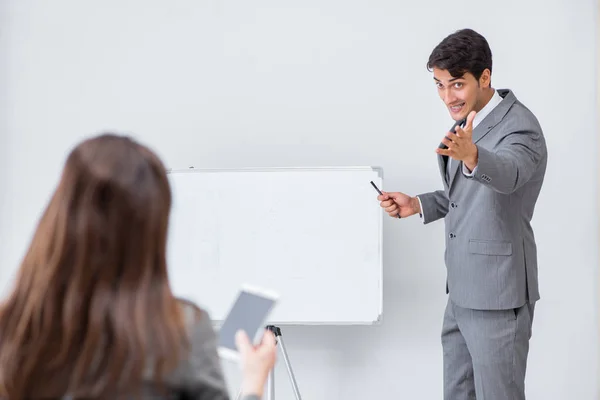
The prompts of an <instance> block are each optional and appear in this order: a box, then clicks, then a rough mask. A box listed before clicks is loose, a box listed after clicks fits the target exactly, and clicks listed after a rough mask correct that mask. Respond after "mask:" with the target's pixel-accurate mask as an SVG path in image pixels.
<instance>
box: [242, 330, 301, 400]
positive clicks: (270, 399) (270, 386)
mask: <svg viewBox="0 0 600 400" xmlns="http://www.w3.org/2000/svg"><path fill="white" fill-rule="evenodd" d="M266 329H268V330H270V331H271V332H273V335H275V340H276V341H277V343H278V344H279V346H280V348H281V353H282V354H283V361H285V366H286V368H287V372H288V376H289V378H290V381H291V383H292V389H293V390H294V394H295V396H296V400H301V397H300V390H298V384H297V383H296V378H295V377H294V371H293V370H292V364H291V363H290V360H289V358H288V354H287V350H286V349H285V344H284V343H283V337H281V329H279V327H277V326H274V325H267V327H266ZM241 397H242V393H241V390H240V392H239V393H238V396H237V400H240V398H241ZM267 400H275V367H273V369H272V370H271V371H270V372H269V376H268V378H267Z"/></svg>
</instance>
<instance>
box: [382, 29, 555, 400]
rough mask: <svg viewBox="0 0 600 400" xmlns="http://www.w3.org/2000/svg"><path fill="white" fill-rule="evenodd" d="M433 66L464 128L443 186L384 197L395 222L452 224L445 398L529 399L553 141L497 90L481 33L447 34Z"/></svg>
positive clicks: (444, 163) (444, 156)
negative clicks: (539, 220)
mask: <svg viewBox="0 0 600 400" xmlns="http://www.w3.org/2000/svg"><path fill="white" fill-rule="evenodd" d="M427 66H428V69H429V70H430V71H432V72H433V79H434V82H435V84H436V86H437V89H438V92H439V95H440V98H441V99H442V100H443V101H444V103H445V104H446V106H447V107H448V110H449V112H450V115H451V117H452V118H453V119H454V120H455V121H456V122H457V123H456V124H455V129H454V127H453V129H451V130H450V131H449V132H448V133H447V134H446V135H445V136H442V138H441V139H442V140H441V144H440V146H439V147H438V148H437V149H436V152H437V154H438V156H437V158H438V162H439V167H440V172H441V176H442V181H443V185H444V189H443V190H438V191H435V192H430V193H423V194H420V195H417V196H414V197H411V196H408V195H406V194H404V193H399V192H393V193H392V192H389V193H388V192H383V195H380V196H379V197H378V199H379V200H380V201H381V206H382V207H383V208H384V209H385V211H386V212H388V213H389V215H390V216H393V217H400V218H405V217H408V216H410V215H414V214H419V215H420V216H421V218H422V219H423V222H424V223H425V224H428V223H430V222H433V221H436V220H438V219H441V218H444V220H445V227H446V251H445V256H444V258H445V263H446V269H447V283H446V293H448V294H449V296H448V304H447V306H446V311H445V315H444V321H443V327H442V335H441V336H442V348H443V355H444V357H443V359H444V399H446V400H463V399H464V400H467V399H477V400H504V399H506V400H508V399H511V400H521V399H525V370H526V365H527V355H528V353H529V339H530V337H531V326H532V321H533V311H534V306H535V302H536V301H537V300H538V299H539V298H540V295H539V292H538V276H537V256H536V244H535V239H534V234H533V229H532V227H531V218H532V216H533V211H534V208H535V203H536V201H537V199H538V195H539V193H540V189H541V187H542V182H543V180H544V174H545V171H546V161H547V152H546V143H545V139H544V136H543V133H542V129H541V127H540V125H539V123H538V121H537V119H536V117H535V116H534V115H533V114H532V113H531V111H529V110H528V109H527V108H526V107H525V106H524V105H523V104H522V103H521V102H520V101H519V100H517V98H516V96H515V94H514V93H513V92H512V91H511V90H508V89H498V90H495V89H494V88H492V86H491V72H492V54H491V51H490V48H489V46H488V43H487V41H486V39H485V38H484V37H483V36H481V35H480V34H478V33H477V32H475V31H473V30H470V29H464V30H461V31H457V32H455V33H453V34H451V35H449V36H448V37H446V38H445V39H444V40H443V41H442V42H441V43H440V44H439V45H438V46H437V47H436V48H435V49H434V50H433V52H432V53H431V55H430V57H429V62H428V65H427ZM461 126H462V127H461Z"/></svg>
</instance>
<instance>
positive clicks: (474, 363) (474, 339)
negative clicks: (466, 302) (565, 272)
mask: <svg viewBox="0 0 600 400" xmlns="http://www.w3.org/2000/svg"><path fill="white" fill-rule="evenodd" d="M534 308H535V304H529V303H527V304H525V305H524V306H522V307H520V308H515V309H510V310H471V309H468V308H461V307H458V306H457V305H455V304H453V303H452V301H451V300H448V304H447V306H446V312H445V314H444V324H443V327H442V349H443V352H444V400H474V399H477V400H524V399H525V370H526V367H527V354H528V353H529V339H530V338H531V325H532V321H533V312H534Z"/></svg>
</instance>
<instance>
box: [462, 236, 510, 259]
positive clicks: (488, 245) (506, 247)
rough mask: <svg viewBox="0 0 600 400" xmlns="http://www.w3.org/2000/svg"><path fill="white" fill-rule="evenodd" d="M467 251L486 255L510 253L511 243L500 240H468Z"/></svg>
mask: <svg viewBox="0 0 600 400" xmlns="http://www.w3.org/2000/svg"><path fill="white" fill-rule="evenodd" d="M469 253H472V254H483V255H487V256H510V255H512V243H511V242H505V241H500V240H479V239H470V240H469Z"/></svg>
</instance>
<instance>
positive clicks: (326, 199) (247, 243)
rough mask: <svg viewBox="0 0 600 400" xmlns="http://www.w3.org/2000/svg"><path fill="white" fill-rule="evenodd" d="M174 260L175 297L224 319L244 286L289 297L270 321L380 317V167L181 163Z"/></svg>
mask: <svg viewBox="0 0 600 400" xmlns="http://www.w3.org/2000/svg"><path fill="white" fill-rule="evenodd" d="M168 176H169V181H170V184H171V189H172V193H173V205H172V212H171V219H170V222H169V239H168V248H167V261H168V265H169V278H170V281H171V285H172V289H173V291H174V293H175V295H177V296H179V297H185V298H187V299H190V300H193V301H195V302H197V303H198V304H199V305H201V306H202V307H204V308H205V309H206V310H207V311H208V312H210V314H211V317H212V319H213V320H215V321H222V320H223V319H224V317H225V315H226V313H227V311H228V310H229V307H230V306H231V304H232V302H233V300H234V298H235V296H236V295H237V292H238V290H239V288H240V286H241V285H242V284H251V285H254V286H258V287H263V288H265V289H269V290H272V291H274V292H276V293H278V294H279V296H280V299H279V302H278V304H277V306H276V307H275V309H274V311H273V312H272V314H271V319H270V321H269V323H274V324H275V323H276V324H307V325H311V324H330V325H346V324H375V323H378V322H379V321H380V318H381V314H382V299H383V295H382V223H383V220H382V218H383V217H382V216H383V212H382V209H381V207H380V206H379V202H378V201H377V192H376V191H375V189H374V188H373V187H372V186H371V184H370V181H373V182H374V183H376V184H377V186H378V187H379V188H381V189H382V171H381V169H380V168H377V167H334V168H327V167H322V168H269V169H241V170H240V169H238V170H194V169H188V170H179V171H169V173H168Z"/></svg>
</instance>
